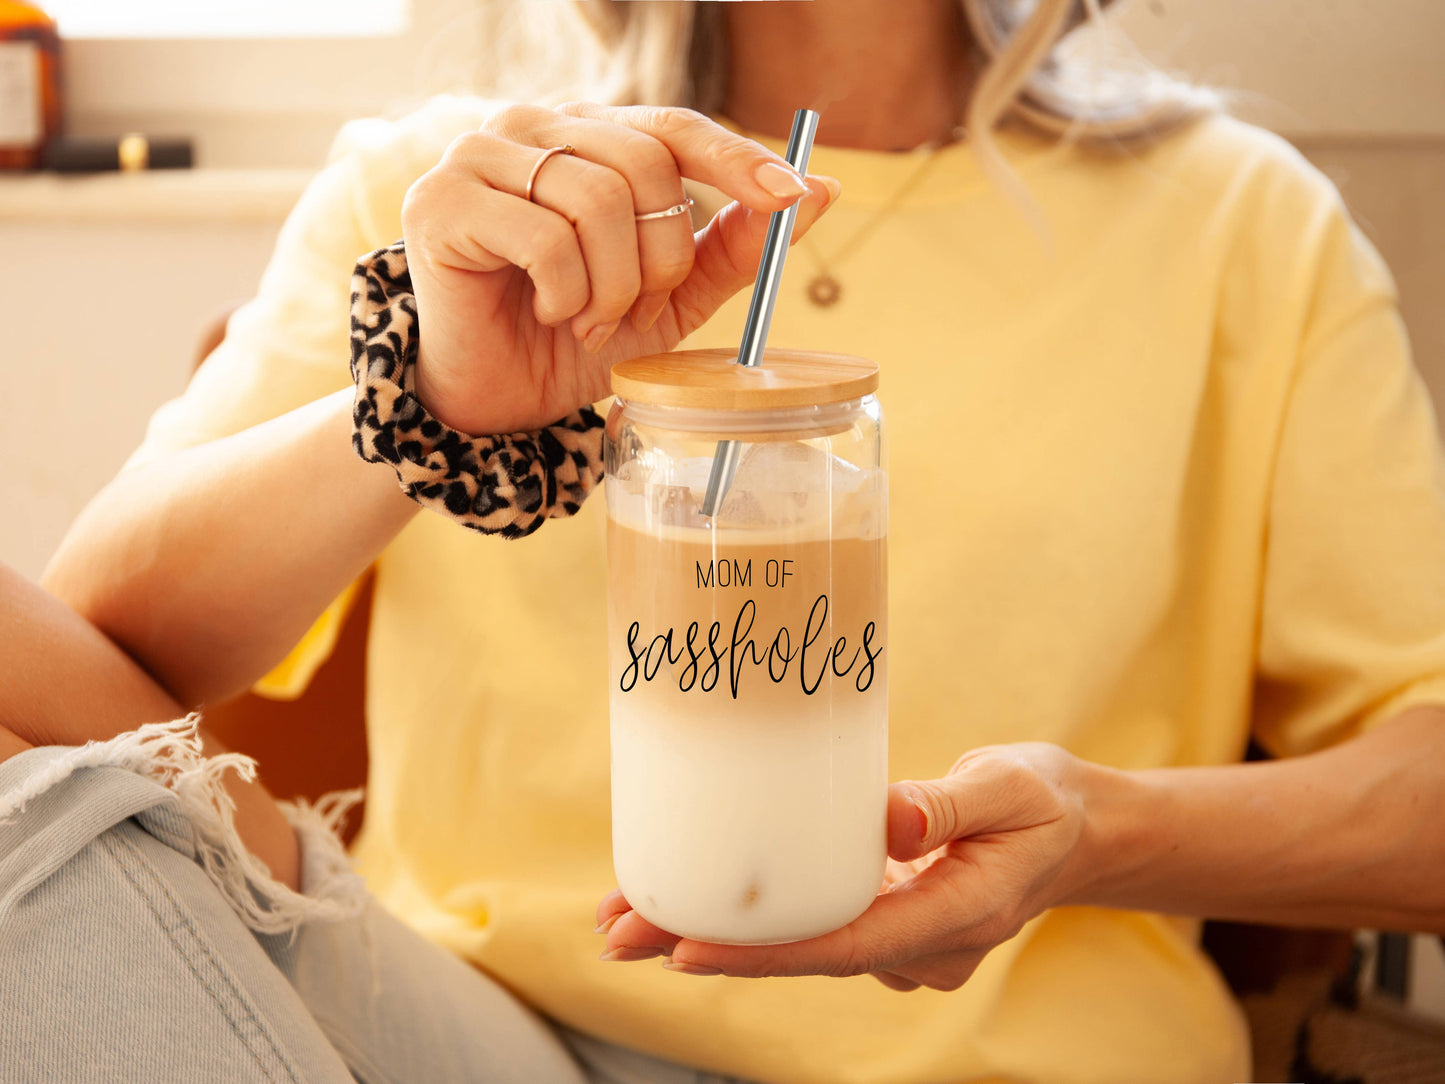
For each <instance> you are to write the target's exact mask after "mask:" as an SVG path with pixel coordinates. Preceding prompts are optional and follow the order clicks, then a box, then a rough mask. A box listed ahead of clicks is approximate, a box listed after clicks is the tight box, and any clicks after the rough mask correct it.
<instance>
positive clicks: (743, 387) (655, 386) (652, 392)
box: [612, 348, 878, 410]
mask: <svg viewBox="0 0 1445 1084" xmlns="http://www.w3.org/2000/svg"><path fill="white" fill-rule="evenodd" d="M736 357H737V353H736V352H735V351H732V350H675V351H673V352H672V353H669V354H648V355H646V356H644V357H640V358H630V359H628V360H627V361H623V362H619V363H618V364H617V365H615V366H613V368H612V392H613V394H614V395H616V396H617V397H618V398H620V399H625V400H627V401H629V402H638V403H654V404H656V405H658V406H670V407H692V408H694V409H698V410H772V409H774V408H777V407H796V406H812V405H815V404H820V403H844V402H847V401H848V400H849V399H858V398H861V397H862V396H864V395H868V394H870V393H871V392H873V391H875V390H877V388H878V366H877V365H876V364H875V363H874V362H871V361H868V360H866V359H864V358H856V357H852V356H850V355H848V354H825V353H820V352H816V351H812V350H774V349H771V348H770V349H768V350H766V351H764V353H763V363H762V364H761V365H758V366H756V367H753V368H749V367H747V366H743V365H738V364H736V363H735V362H734V360H733V359H734V358H736Z"/></svg>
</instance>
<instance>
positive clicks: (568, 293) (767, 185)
mask: <svg viewBox="0 0 1445 1084" xmlns="http://www.w3.org/2000/svg"><path fill="white" fill-rule="evenodd" d="M562 144H570V145H571V146H572V147H574V148H575V150H576V154H575V155H566V154H557V155H553V156H552V157H551V158H550V159H549V160H548V161H547V162H546V163H545V164H544V165H543V166H542V168H541V171H540V172H539V173H538V175H537V180H536V184H535V186H534V188H533V198H532V201H531V202H528V201H527V199H526V198H525V190H526V185H527V177H528V174H529V173H530V172H531V170H532V167H533V165H534V164H535V163H536V161H537V159H538V156H539V155H540V154H541V153H542V152H543V151H544V150H545V149H546V148H548V147H556V146H560V145H562ZM684 177H687V178H691V179H693V180H697V181H701V182H702V183H704V184H708V185H711V186H713V187H714V188H717V189H719V190H720V191H722V192H723V193H724V194H726V195H728V196H730V197H731V198H732V199H733V200H734V201H735V202H733V203H730V204H729V205H728V206H727V207H725V208H724V209H723V210H722V211H721V212H719V213H718V215H717V216H716V217H715V218H714V219H713V220H712V221H711V222H710V223H708V225H707V226H706V227H705V228H704V229H703V230H701V231H700V232H699V233H698V234H697V235H696V236H694V235H693V232H692V224H691V219H690V217H689V216H688V215H677V216H674V217H670V218H661V219H652V220H648V221H644V222H638V221H636V218H635V216H636V215H638V214H644V213H648V212H652V211H660V210H663V209H665V208H668V207H672V206H674V205H676V204H679V203H681V202H683V200H684V199H685V196H684V193H683V187H682V179H683V178H684ZM839 187H840V186H839V185H838V182H837V181H834V180H832V179H831V178H820V177H810V178H809V179H808V180H807V182H806V184H805V182H804V181H803V179H802V178H800V177H799V176H798V174H797V173H796V172H795V171H794V170H793V169H792V168H791V167H790V166H789V165H788V164H787V162H786V161H785V160H784V159H782V158H780V157H779V156H778V155H776V154H774V153H773V152H771V151H769V150H768V149H767V148H765V147H763V146H761V145H759V144H757V143H755V142H753V141H752V140H748V139H745V138H743V137H742V136H739V135H735V134H734V133H732V132H729V131H728V130H727V129H726V128H723V127H722V126H721V125H719V124H717V123H715V122H713V121H712V120H709V119H708V118H707V117H704V116H702V115H701V114H699V113H695V112H693V111H691V110H687V109H669V108H654V107H647V106H633V107H609V106H599V105H592V104H589V103H585V102H579V103H572V104H569V105H564V106H561V107H560V108H558V109H556V110H551V109H543V108H539V107H534V106H509V107H507V108H504V109H502V110H500V111H499V112H498V113H497V114H496V115H494V116H493V117H492V118H491V119H490V120H489V121H488V122H487V123H486V124H485V125H483V126H482V128H481V129H480V130H478V131H475V132H470V133H468V134H467V135H464V136H462V137H460V138H459V139H457V140H456V141H455V142H453V143H452V145H451V147H450V148H449V149H448V150H447V153H446V155H445V156H444V157H443V158H442V160H441V162H440V164H438V165H437V166H436V167H435V168H434V169H432V170H431V171H430V172H428V173H426V174H424V175H423V176H422V177H421V178H420V179H419V180H417V182H416V183H415V184H413V185H412V187H411V189H410V191H408V193H407V197H406V202H405V204H404V205H403V208H402V228H403V234H404V236H405V240H406V247H407V259H408V265H409V267H410V270H411V277H412V284H413V287H414V289H415V291H416V300H417V313H418V322H419V324H420V327H421V329H422V335H421V351H420V356H419V358H418V364H417V372H416V391H417V395H418V397H419V398H420V399H421V401H422V403H423V405H425V406H426V408H427V409H428V410H429V411H430V412H431V413H432V414H433V415H435V416H436V417H437V418H439V419H440V420H441V421H443V422H445V423H446V424H448V425H450V426H451V427H452V428H454V429H458V430H461V431H462V432H465V433H470V434H473V435H476V436H481V435H485V434H493V433H512V432H518V431H522V430H531V429H538V428H541V427H543V426H545V425H549V424H551V423H552V422H554V421H556V420H557V419H558V418H560V417H562V416H564V415H566V414H569V413H571V412H572V411H575V410H577V409H579V408H580V407H582V406H583V405H585V404H587V403H592V402H595V401H596V400H598V399H601V398H603V397H604V396H605V395H606V394H607V391H608V384H609V382H608V373H609V371H610V369H611V367H612V365H613V364H614V363H616V362H618V361H621V360H622V359H624V358H628V357H635V356H637V355H639V354H645V353H651V352H656V351H663V350H670V349H671V348H672V347H674V346H675V345H677V343H678V342H679V341H681V340H682V339H683V338H684V337H685V336H687V335H688V334H690V333H691V332H692V331H693V330H694V329H696V328H697V327H698V326H699V325H701V324H702V323H703V321H705V320H706V319H707V318H708V317H709V316H711V315H712V314H713V313H714V312H715V311H716V310H717V308H718V307H719V306H720V305H721V304H722V303H723V302H724V301H726V300H727V299H728V298H729V297H731V296H732V295H733V294H734V293H736V292H737V291H738V290H739V289H741V288H742V287H743V286H745V285H747V284H748V283H750V282H751V281H752V280H753V277H754V275H755V274H756V272H757V265H758V260H759V258H760V256H761V254H762V248H763V241H764V237H765V235H766V232H767V223H768V217H769V215H770V214H771V213H772V212H774V211H778V210H781V209H783V208H785V207H787V206H789V205H790V204H792V203H793V202H795V201H796V200H797V199H799V198H800V197H802V200H803V202H802V203H801V205H800V206H799V208H798V217H797V223H796V226H795V229H794V233H793V236H794V238H797V237H799V236H801V235H802V234H803V233H804V232H805V231H806V230H807V229H808V227H809V226H810V225H812V223H813V222H814V221H815V220H816V219H817V217H818V216H819V215H820V214H821V213H822V212H823V211H824V210H825V209H826V208H827V207H828V206H829V205H830V204H831V203H832V202H833V201H834V200H835V199H836V198H837V196H838V192H839Z"/></svg>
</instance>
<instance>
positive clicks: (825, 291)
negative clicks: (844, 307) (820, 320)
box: [808, 271, 843, 309]
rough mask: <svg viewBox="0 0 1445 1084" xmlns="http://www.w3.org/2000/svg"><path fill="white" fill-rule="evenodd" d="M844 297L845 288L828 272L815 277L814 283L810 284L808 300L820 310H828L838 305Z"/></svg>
mask: <svg viewBox="0 0 1445 1084" xmlns="http://www.w3.org/2000/svg"><path fill="white" fill-rule="evenodd" d="M842 295H843V287H842V286H841V285H840V284H839V282H838V280H837V279H835V278H834V277H833V276H832V275H830V274H828V273H827V272H826V271H824V272H823V273H822V274H820V275H815V276H814V277H813V281H811V282H810V283H808V300H809V301H811V302H812V303H813V304H814V305H817V306H818V307H819V308H820V309H826V308H828V307H829V306H831V305H834V304H836V303H837V301H838V298H840V297H841V296H842Z"/></svg>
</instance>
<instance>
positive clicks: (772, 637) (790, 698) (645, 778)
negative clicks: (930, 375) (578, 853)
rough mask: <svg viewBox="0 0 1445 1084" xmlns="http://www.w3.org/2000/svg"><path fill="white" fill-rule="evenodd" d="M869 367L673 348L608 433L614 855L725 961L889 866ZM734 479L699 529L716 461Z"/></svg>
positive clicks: (817, 925)
mask: <svg viewBox="0 0 1445 1084" xmlns="http://www.w3.org/2000/svg"><path fill="white" fill-rule="evenodd" d="M877 386H878V368H877V366H876V365H875V364H873V363H872V362H869V361H865V360H863V359H861V358H854V357H847V356H844V355H838V354H821V353H810V352H804V351H790V350H770V351H768V352H767V353H766V354H765V356H764V360H763V363H762V364H761V365H760V366H758V367H756V368H745V367H743V366H739V365H737V364H735V363H734V361H733V354H732V352H731V351H724V350H687V351H678V352H674V353H670V354H660V355H653V356H649V357H641V358H634V359H632V360H630V361H626V362H623V363H621V364H620V365H618V366H616V367H615V368H614V370H613V373H612V388H613V391H614V393H615V394H616V396H617V400H616V403H615V405H614V406H613V407H612V410H611V413H610V415H609V416H608V419H607V431H606V466H607V475H606V483H605V485H606V493H607V516H608V520H607V555H608V581H609V582H608V632H607V635H608V639H609V643H608V657H609V678H610V684H611V696H610V708H611V728H612V844H613V862H614V866H615V869H616V873H617V881H618V884H619V886H620V887H621V889H622V891H623V894H624V895H625V896H626V897H627V900H628V902H629V903H631V905H632V906H633V908H634V909H636V910H637V912H638V913H639V914H641V915H642V917H644V918H646V919H647V920H648V921H649V922H651V923H653V924H654V925H656V926H659V927H661V928H662V929H665V930H668V931H670V932H672V933H676V934H680V935H682V936H684V937H689V938H694V939H698V940H704V941H712V942H720V943H724V944H775V943H779V942H785V941H796V940H802V939H804V938H809V937H815V936H817V935H819V934H822V933H826V932H827V931H829V930H833V929H836V928H838V927H839V926H843V925H846V924H847V923H848V922H850V921H852V920H853V919H854V918H856V917H857V916H858V915H859V914H861V913H862V912H863V911H864V910H865V909H866V908H867V907H868V905H869V903H870V902H871V901H872V900H873V898H874V896H875V895H876V894H877V892H878V890H879V887H880V885H881V882H882V878H883V869H884V861H885V859H886V840H885V835H886V817H887V811H886V806H887V783H888V656H887V632H888V619H887V537H888V484H887V475H886V474H885V472H884V456H883V451H884V447H883V422H882V415H881V413H880V411H879V408H878V401H877V399H876V397H875V395H874V392H875V390H876V388H877ZM719 442H733V445H734V447H733V448H732V451H733V452H734V453H735V454H736V458H735V461H736V464H737V466H736V474H735V475H734V477H733V478H732V480H731V484H730V485H729V486H728V488H727V489H726V492H725V495H724V497H723V499H722V501H721V504H720V505H719V506H718V508H717V512H716V515H713V516H708V515H705V514H704V512H703V509H702V505H703V497H704V494H705V492H706V489H707V484H708V476H709V474H710V472H711V471H712V469H713V463H714V460H715V459H716V458H718V457H719V455H720V454H721V453H722V452H723V451H724V450H725V448H726V445H725V444H720V443H719Z"/></svg>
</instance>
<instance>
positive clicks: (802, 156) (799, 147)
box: [702, 109, 818, 516]
mask: <svg viewBox="0 0 1445 1084" xmlns="http://www.w3.org/2000/svg"><path fill="white" fill-rule="evenodd" d="M817 132H818V114H817V113H815V112H813V110H811V109H799V110H798V111H797V112H796V113H794V114H793V131H792V134H791V135H789V136H788V151H787V159H788V165H790V166H792V167H793V168H794V169H796V170H797V171H798V173H799V174H800V175H802V176H806V175H807V173H808V156H809V155H810V154H812V152H813V136H814V135H816V134H817ZM800 202H802V201H801V200H799V201H797V202H795V203H793V204H792V205H791V206H789V207H786V208H784V209H783V210H781V211H774V212H773V217H772V218H771V219H769V220H768V237H767V240H766V241H765V242H764V243H763V258H762V261H761V262H760V263H759V264H758V277H757V281H755V282H754V283H753V299H752V301H751V302H750V303H749V304H748V322H747V324H746V325H744V327H743V342H742V346H740V347H739V348H738V356H737V360H736V362H735V364H737V365H746V366H748V367H749V368H752V367H753V366H756V365H758V364H760V363H761V362H762V360H763V347H764V346H765V345H766V344H767V341H768V325H769V324H771V323H772V322H773V306H774V305H776V304H777V301H778V283H780V282H781V281H782V279H783V261H784V260H785V259H787V257H788V245H789V244H791V243H792V240H793V222H794V221H795V220H796V219H797V217H798V203H800ZM741 457H742V443H741V442H740V441H736V440H720V441H718V442H717V451H716V452H715V453H713V461H712V473H711V474H709V475H708V479H707V493H706V494H704V496H703V499H702V514H703V515H705V516H715V515H717V513H718V509H719V508H720V507H721V506H722V502H723V498H724V497H726V496H727V492H728V489H729V487H731V486H732V484H733V476H734V475H736V474H737V471H738V460H739V459H740V458H741Z"/></svg>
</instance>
